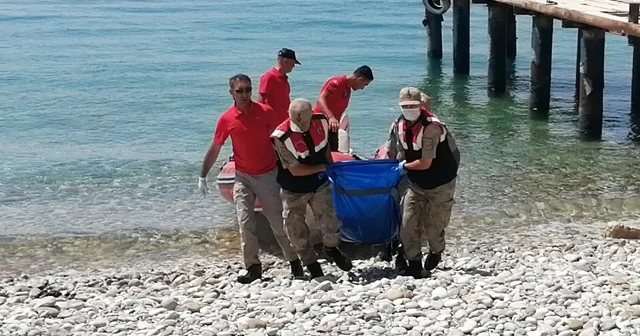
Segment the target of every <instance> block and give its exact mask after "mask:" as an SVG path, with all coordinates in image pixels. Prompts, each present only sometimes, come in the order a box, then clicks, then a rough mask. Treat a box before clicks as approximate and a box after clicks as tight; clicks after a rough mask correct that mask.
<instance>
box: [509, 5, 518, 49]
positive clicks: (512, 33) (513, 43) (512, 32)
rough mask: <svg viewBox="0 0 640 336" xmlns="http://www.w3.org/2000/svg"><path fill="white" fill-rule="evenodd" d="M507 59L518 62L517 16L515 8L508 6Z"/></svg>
mask: <svg viewBox="0 0 640 336" xmlns="http://www.w3.org/2000/svg"><path fill="white" fill-rule="evenodd" d="M506 34H507V59H508V60H509V61H511V62H513V61H515V60H516V55H517V51H518V50H517V49H518V48H517V46H518V36H517V35H516V14H515V12H514V8H513V6H507V32H506Z"/></svg>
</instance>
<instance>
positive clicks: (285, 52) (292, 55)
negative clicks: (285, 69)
mask: <svg viewBox="0 0 640 336" xmlns="http://www.w3.org/2000/svg"><path fill="white" fill-rule="evenodd" d="M278 56H279V57H284V58H288V59H292V60H294V61H295V62H296V64H300V62H299V61H298V59H297V58H296V52H295V51H293V50H291V49H287V48H282V49H280V51H278Z"/></svg>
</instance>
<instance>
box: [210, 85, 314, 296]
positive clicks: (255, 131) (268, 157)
mask: <svg viewBox="0 0 640 336" xmlns="http://www.w3.org/2000/svg"><path fill="white" fill-rule="evenodd" d="M229 87H230V89H229V93H230V94H231V97H233V101H234V104H233V105H232V106H231V107H229V109H227V110H226V111H225V112H224V113H222V115H221V116H220V117H219V118H218V122H217V124H216V128H215V131H214V135H213V141H212V143H211V146H210V147H209V150H208V151H207V154H206V155H205V157H204V161H203V162H202V168H201V170H200V179H199V181H198V188H199V189H200V191H201V192H202V193H203V194H204V195H206V194H207V192H208V188H207V180H206V176H207V174H208V173H209V170H210V169H211V167H212V166H213V164H214V163H215V161H216V159H217V158H218V155H219V154H220V149H221V148H222V145H224V143H225V141H226V139H227V138H229V137H231V145H232V150H233V160H234V161H235V165H236V176H235V185H234V186H233V198H234V203H235V205H236V213H237V216H238V224H239V226H240V243H241V247H242V254H243V257H244V263H245V267H246V268H247V271H248V273H247V274H246V275H242V276H239V277H238V281H239V282H241V283H251V282H253V281H254V280H256V279H260V278H261V277H262V265H261V263H260V258H259V252H260V248H259V246H258V238H257V236H256V221H255V214H254V202H255V198H256V197H258V198H259V199H260V204H261V205H262V211H263V213H264V215H265V217H266V218H267V220H268V221H269V224H270V226H271V230H273V234H274V236H275V238H276V240H277V241H278V244H279V245H280V248H281V249H282V253H283V255H284V258H285V259H287V260H288V261H289V262H290V265H291V272H292V273H293V276H294V277H302V276H304V270H303V268H302V264H301V262H300V260H299V259H298V256H297V255H296V253H295V251H294V250H293V248H292V247H291V243H290V242H289V239H288V238H287V235H286V233H285V232H284V228H283V224H282V201H281V199H280V186H279V185H278V183H277V181H276V175H277V172H276V162H275V153H274V150H273V147H272V146H271V140H270V136H271V131H272V130H273V129H275V128H276V127H277V124H276V121H275V120H276V119H275V116H274V112H273V109H272V108H271V107H269V106H267V105H265V104H262V103H258V102H254V101H252V100H251V91H252V88H251V79H250V78H249V77H248V76H247V75H244V74H237V75H235V76H233V77H231V78H230V79H229Z"/></svg>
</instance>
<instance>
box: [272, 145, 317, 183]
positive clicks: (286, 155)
mask: <svg viewBox="0 0 640 336" xmlns="http://www.w3.org/2000/svg"><path fill="white" fill-rule="evenodd" d="M274 148H275V150H276V153H277V154H278V157H279V158H280V164H282V167H283V168H284V169H289V171H290V172H291V175H293V176H308V175H312V174H315V173H319V172H323V171H325V169H326V168H327V167H326V165H323V164H322V165H306V164H302V163H300V162H299V161H298V160H297V159H296V158H295V156H293V154H292V153H291V152H290V151H289V150H288V149H287V147H286V146H285V144H284V143H282V141H280V139H276V140H275V141H274Z"/></svg>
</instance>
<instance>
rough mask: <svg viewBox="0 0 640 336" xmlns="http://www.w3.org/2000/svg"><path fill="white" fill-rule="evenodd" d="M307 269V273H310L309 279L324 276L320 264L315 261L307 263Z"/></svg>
mask: <svg viewBox="0 0 640 336" xmlns="http://www.w3.org/2000/svg"><path fill="white" fill-rule="evenodd" d="M307 270H308V271H309V273H311V279H313V278H319V277H323V276H324V272H323V271H322V267H321V266H320V264H319V263H318V262H317V261H316V262H314V263H311V264H309V265H307Z"/></svg>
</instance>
